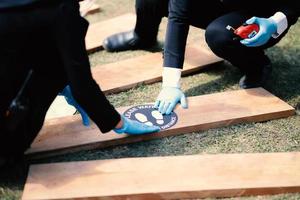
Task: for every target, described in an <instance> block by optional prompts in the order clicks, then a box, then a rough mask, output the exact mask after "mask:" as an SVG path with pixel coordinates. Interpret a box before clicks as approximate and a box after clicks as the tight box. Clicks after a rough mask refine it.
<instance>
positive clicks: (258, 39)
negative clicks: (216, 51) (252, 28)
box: [240, 31, 264, 47]
mask: <svg viewBox="0 0 300 200" xmlns="http://www.w3.org/2000/svg"><path fill="white" fill-rule="evenodd" d="M262 37H263V31H259V32H258V33H257V34H256V35H255V36H254V37H253V38H249V39H244V40H241V41H240V42H241V43H242V44H243V45H245V46H248V47H255V46H260V45H261V44H263V42H264V40H262Z"/></svg>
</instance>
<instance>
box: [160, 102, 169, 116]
mask: <svg viewBox="0 0 300 200" xmlns="http://www.w3.org/2000/svg"><path fill="white" fill-rule="evenodd" d="M170 104H171V103H170V102H165V104H164V107H163V108H162V110H161V112H160V113H161V114H165V113H166V112H167V110H168V108H169V106H170Z"/></svg>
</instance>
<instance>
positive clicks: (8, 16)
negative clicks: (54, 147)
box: [0, 0, 159, 167]
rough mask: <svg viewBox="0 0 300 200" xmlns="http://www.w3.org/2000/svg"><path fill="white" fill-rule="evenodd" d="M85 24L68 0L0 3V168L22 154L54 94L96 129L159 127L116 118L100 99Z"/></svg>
mask: <svg viewBox="0 0 300 200" xmlns="http://www.w3.org/2000/svg"><path fill="white" fill-rule="evenodd" d="M87 28H88V22H87V21H86V20H85V19H84V18H82V17H81V16H80V13H79V3H78V2H77V1H74V0H53V1H43V0H15V1H12V0H2V1H0V43H1V45H0V93H1V97H0V98H1V101H0V167H4V166H6V165H7V163H9V162H10V161H12V160H19V159H21V158H22V157H23V153H24V151H25V150H26V149H28V148H29V147H30V145H31V143H32V141H33V140H34V138H35V137H36V136H37V134H38V132H39V131H40V129H41V128H42V126H43V123H44V118H45V115H46V112H47V110H48V108H49V107H50V105H51V103H52V102H53V100H54V98H55V97H56V96H57V95H58V94H59V93H60V92H61V93H63V95H64V94H65V95H66V94H67V96H68V97H69V101H70V102H71V103H73V104H74V102H76V101H78V103H79V104H80V105H81V106H82V108H83V109H84V110H85V111H86V112H87V115H88V116H89V117H90V118H91V119H92V120H93V121H94V122H95V124H96V125H97V126H98V128H99V129H100V130H101V132H102V133H106V132H108V131H110V130H114V131H115V132H116V133H119V134H122V133H126V134H146V133H153V132H157V131H159V127H156V126H151V127H150V126H147V125H145V124H143V123H139V122H136V121H132V120H129V119H127V118H125V117H124V116H121V115H120V114H119V113H118V112H117V111H116V110H115V108H114V107H113V106H112V105H111V104H110V103H109V101H108V100H107V99H106V97H105V96H104V94H103V92H102V91H101V89H100V88H99V86H98V85H97V83H96V82H95V80H94V79H93V78H92V75H91V70H90V63H89V59H88V55H87V53H86V48H85V40H84V39H85V34H86V31H87ZM71 95H72V96H71ZM73 96H74V98H73ZM70 98H71V99H70ZM76 104H77V102H76ZM79 104H78V105H79Z"/></svg>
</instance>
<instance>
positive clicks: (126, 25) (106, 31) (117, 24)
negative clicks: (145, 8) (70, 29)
mask: <svg viewBox="0 0 300 200" xmlns="http://www.w3.org/2000/svg"><path fill="white" fill-rule="evenodd" d="M135 21H136V17H135V14H132V13H128V14H125V15H121V16H118V17H115V18H112V19H109V20H105V21H102V22H98V23H94V24H91V25H90V26H89V29H88V32H87V35H86V39H85V42H86V49H87V51H88V52H93V51H95V50H97V49H98V48H101V46H102V42H103V40H104V39H105V38H106V37H108V36H110V35H112V34H115V33H119V32H123V31H129V30H132V29H133V28H134V25H135Z"/></svg>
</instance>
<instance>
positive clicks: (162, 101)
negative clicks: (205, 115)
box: [154, 87, 188, 115]
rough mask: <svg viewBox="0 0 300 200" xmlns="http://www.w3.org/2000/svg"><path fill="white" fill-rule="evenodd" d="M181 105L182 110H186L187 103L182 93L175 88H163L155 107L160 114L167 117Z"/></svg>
mask: <svg viewBox="0 0 300 200" xmlns="http://www.w3.org/2000/svg"><path fill="white" fill-rule="evenodd" d="M179 102H180V103H181V106H182V108H187V107H188V105H187V101H186V98H185V95H184V93H183V92H182V91H181V90H180V89H179V88H176V87H163V89H162V90H161V92H160V93H159V95H158V97H157V99H156V102H155V105H154V107H155V108H158V111H159V112H160V113H161V114H166V115H169V114H170V113H171V112H172V111H173V110H174V108H175V106H176V105H177V103H179Z"/></svg>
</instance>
